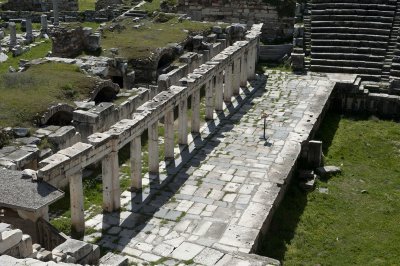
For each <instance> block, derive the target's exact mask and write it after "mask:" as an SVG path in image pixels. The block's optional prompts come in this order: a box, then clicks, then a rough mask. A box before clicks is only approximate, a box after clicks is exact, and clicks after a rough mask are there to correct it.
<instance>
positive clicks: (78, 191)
mask: <svg viewBox="0 0 400 266" xmlns="http://www.w3.org/2000/svg"><path fill="white" fill-rule="evenodd" d="M69 193H70V201H71V225H72V236H73V237H74V238H77V239H80V238H82V237H83V235H84V234H85V214H84V211H83V206H84V205H83V204H84V202H83V185H82V171H79V172H78V173H76V174H74V175H71V176H69Z"/></svg>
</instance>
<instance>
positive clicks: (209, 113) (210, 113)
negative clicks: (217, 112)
mask: <svg viewBox="0 0 400 266" xmlns="http://www.w3.org/2000/svg"><path fill="white" fill-rule="evenodd" d="M213 85H214V84H213V80H209V81H207V83H206V120H212V119H214V93H213V92H214V89H213Z"/></svg>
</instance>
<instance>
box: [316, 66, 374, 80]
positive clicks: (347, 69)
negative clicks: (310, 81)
mask: <svg viewBox="0 0 400 266" xmlns="http://www.w3.org/2000/svg"><path fill="white" fill-rule="evenodd" d="M310 69H311V71H316V72H328V73H352V74H365V75H376V76H379V77H380V76H381V69H377V68H365V67H354V66H352V67H337V66H321V65H313V64H311V68H310Z"/></svg>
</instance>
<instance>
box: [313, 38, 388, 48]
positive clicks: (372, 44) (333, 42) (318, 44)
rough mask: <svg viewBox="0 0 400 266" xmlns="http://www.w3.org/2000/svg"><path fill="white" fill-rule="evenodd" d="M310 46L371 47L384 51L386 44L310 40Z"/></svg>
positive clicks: (359, 41)
mask: <svg viewBox="0 0 400 266" xmlns="http://www.w3.org/2000/svg"><path fill="white" fill-rule="evenodd" d="M311 43H312V45H316V46H328V45H332V46H350V47H373V48H382V49H386V46H387V42H377V41H364V40H320V39H312V40H311Z"/></svg>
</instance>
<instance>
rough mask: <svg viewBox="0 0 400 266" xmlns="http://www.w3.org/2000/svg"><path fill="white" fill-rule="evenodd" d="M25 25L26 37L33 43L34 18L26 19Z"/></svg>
mask: <svg viewBox="0 0 400 266" xmlns="http://www.w3.org/2000/svg"><path fill="white" fill-rule="evenodd" d="M25 27H26V34H25V39H26V40H27V41H28V42H29V43H31V42H32V41H33V33H32V20H30V19H27V20H26V21H25Z"/></svg>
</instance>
